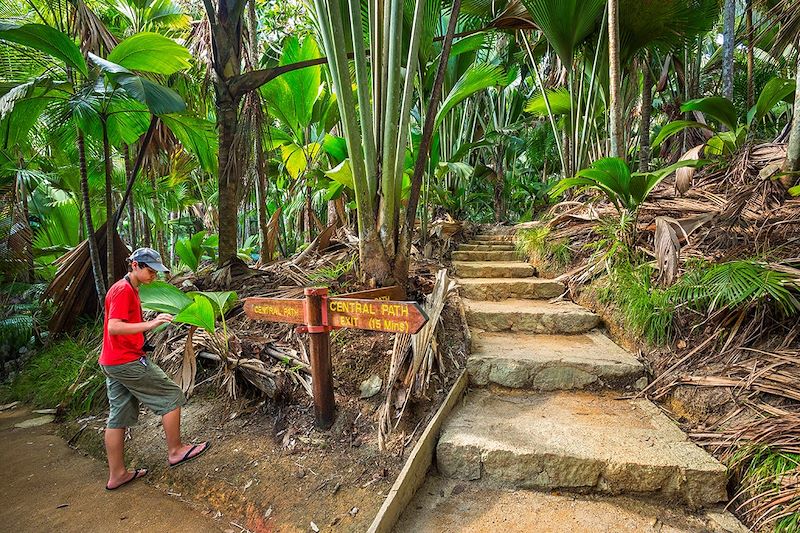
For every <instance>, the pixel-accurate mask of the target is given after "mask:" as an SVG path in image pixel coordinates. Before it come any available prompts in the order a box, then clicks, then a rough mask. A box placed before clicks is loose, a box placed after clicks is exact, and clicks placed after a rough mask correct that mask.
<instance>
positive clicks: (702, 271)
mask: <svg viewBox="0 0 800 533" xmlns="http://www.w3.org/2000/svg"><path fill="white" fill-rule="evenodd" d="M795 284H796V280H794V279H793V278H792V277H791V276H789V275H788V274H785V273H783V272H778V271H776V270H773V269H771V268H769V267H768V266H766V265H764V264H762V263H758V262H756V261H752V260H751V261H731V262H728V263H720V264H718V265H702V266H700V267H699V268H696V269H692V270H689V271H688V272H687V273H686V274H685V275H684V276H683V277H682V278H681V279H680V280H679V281H678V283H677V284H676V285H675V286H674V287H673V288H672V292H673V294H674V297H675V298H676V300H677V301H680V302H683V303H685V304H686V305H689V306H691V307H693V308H695V309H698V310H701V311H703V312H707V313H711V312H713V311H714V310H716V309H721V308H727V309H736V308H739V307H740V306H742V305H749V304H752V303H771V304H772V303H774V304H775V305H777V307H778V308H779V309H780V310H781V311H782V312H783V313H784V314H786V315H794V314H796V313H797V312H798V311H800V301H798V299H797V294H796V293H797V291H798V287H797V285H795Z"/></svg>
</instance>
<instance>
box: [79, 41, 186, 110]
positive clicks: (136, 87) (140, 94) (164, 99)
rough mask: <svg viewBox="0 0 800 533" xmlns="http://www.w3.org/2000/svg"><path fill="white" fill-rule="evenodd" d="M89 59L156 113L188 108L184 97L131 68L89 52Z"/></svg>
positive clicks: (131, 95) (112, 80)
mask: <svg viewBox="0 0 800 533" xmlns="http://www.w3.org/2000/svg"><path fill="white" fill-rule="evenodd" d="M89 59H91V60H92V62H93V63H94V64H96V65H97V66H99V67H100V69H101V70H103V71H104V72H105V73H106V75H107V76H108V79H109V80H111V82H112V83H113V84H114V85H115V86H118V87H121V88H122V89H123V90H124V91H125V92H126V93H127V94H128V96H130V97H131V98H134V99H136V100H138V101H139V102H141V103H143V104H145V105H146V106H147V108H148V109H149V110H150V112H151V113H153V114H154V115H165V114H168V113H180V112H182V111H184V110H185V109H186V104H185V103H184V101H183V98H181V96H180V95H179V94H178V93H176V92H175V91H173V90H172V89H170V88H169V87H164V86H163V85H159V84H158V83H155V82H152V81H150V80H148V79H145V78H143V77H141V76H136V75H135V74H133V73H132V72H131V71H130V70H128V69H127V68H125V67H123V66H122V65H118V64H117V63H114V62H113V61H109V60H107V59H103V58H102V57H98V56H96V55H95V54H93V53H91V52H89Z"/></svg>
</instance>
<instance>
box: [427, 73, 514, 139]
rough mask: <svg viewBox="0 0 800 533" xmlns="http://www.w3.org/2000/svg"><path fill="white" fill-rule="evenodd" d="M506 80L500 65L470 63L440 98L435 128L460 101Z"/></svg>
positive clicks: (499, 84)
mask: <svg viewBox="0 0 800 533" xmlns="http://www.w3.org/2000/svg"><path fill="white" fill-rule="evenodd" d="M506 80H507V75H506V72H505V71H504V70H503V67H501V66H498V65H490V64H488V63H473V64H472V65H470V66H469V68H467V70H466V71H465V72H464V74H463V75H462V76H461V77H460V78H459V79H458V81H457V82H456V83H455V84H454V85H453V88H452V89H450V92H449V93H448V94H447V96H446V97H445V98H444V99H443V100H442V105H441V107H440V108H439V111H438V112H437V113H436V123H435V128H436V129H438V128H439V125H440V124H441V123H442V120H444V117H445V116H447V113H449V112H450V110H451V109H453V108H454V107H455V106H456V105H458V104H459V103H460V102H463V101H464V100H465V99H466V98H468V97H469V96H471V95H473V94H475V93H477V92H479V91H483V90H485V89H488V88H489V87H494V86H501V85H503V84H504V83H505V82H506Z"/></svg>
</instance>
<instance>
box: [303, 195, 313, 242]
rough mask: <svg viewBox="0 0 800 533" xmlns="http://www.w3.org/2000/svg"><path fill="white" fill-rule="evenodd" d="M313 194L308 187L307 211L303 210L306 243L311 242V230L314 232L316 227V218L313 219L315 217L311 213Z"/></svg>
mask: <svg viewBox="0 0 800 533" xmlns="http://www.w3.org/2000/svg"><path fill="white" fill-rule="evenodd" d="M306 183H310V181H307V182H306ZM312 194H313V191H312V190H311V185H306V206H305V209H303V211H304V213H303V217H304V225H303V229H304V230H305V231H304V232H303V234H304V236H305V241H306V243H310V242H311V230H312V228H313V226H314V218H313V217H314V215H313V214H312V211H311V210H312V205H311V195H312Z"/></svg>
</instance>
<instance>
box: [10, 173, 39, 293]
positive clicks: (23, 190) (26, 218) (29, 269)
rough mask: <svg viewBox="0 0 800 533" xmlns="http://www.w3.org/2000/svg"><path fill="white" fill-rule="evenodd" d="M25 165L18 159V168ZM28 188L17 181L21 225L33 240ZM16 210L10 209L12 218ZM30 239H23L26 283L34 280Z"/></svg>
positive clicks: (23, 183) (34, 273) (21, 180)
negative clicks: (23, 225) (20, 206)
mask: <svg viewBox="0 0 800 533" xmlns="http://www.w3.org/2000/svg"><path fill="white" fill-rule="evenodd" d="M24 165H25V161H24V160H23V159H22V158H20V161H19V168H23V167H24ZM27 189H28V188H27V187H26V186H25V180H24V179H18V180H17V191H16V193H17V196H18V197H19V202H20V204H22V223H23V224H25V228H26V229H27V234H28V235H29V236H30V237H31V239H32V238H33V229H31V216H30V210H29V208H28V190H27ZM14 211H16V209H12V218H14V215H13V212H14ZM31 239H28V238H26V239H25V250H23V251H22V252H23V256H24V257H25V281H26V282H28V283H33V281H34V279H35V278H36V272H35V271H34V264H33V244H32V242H31Z"/></svg>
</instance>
